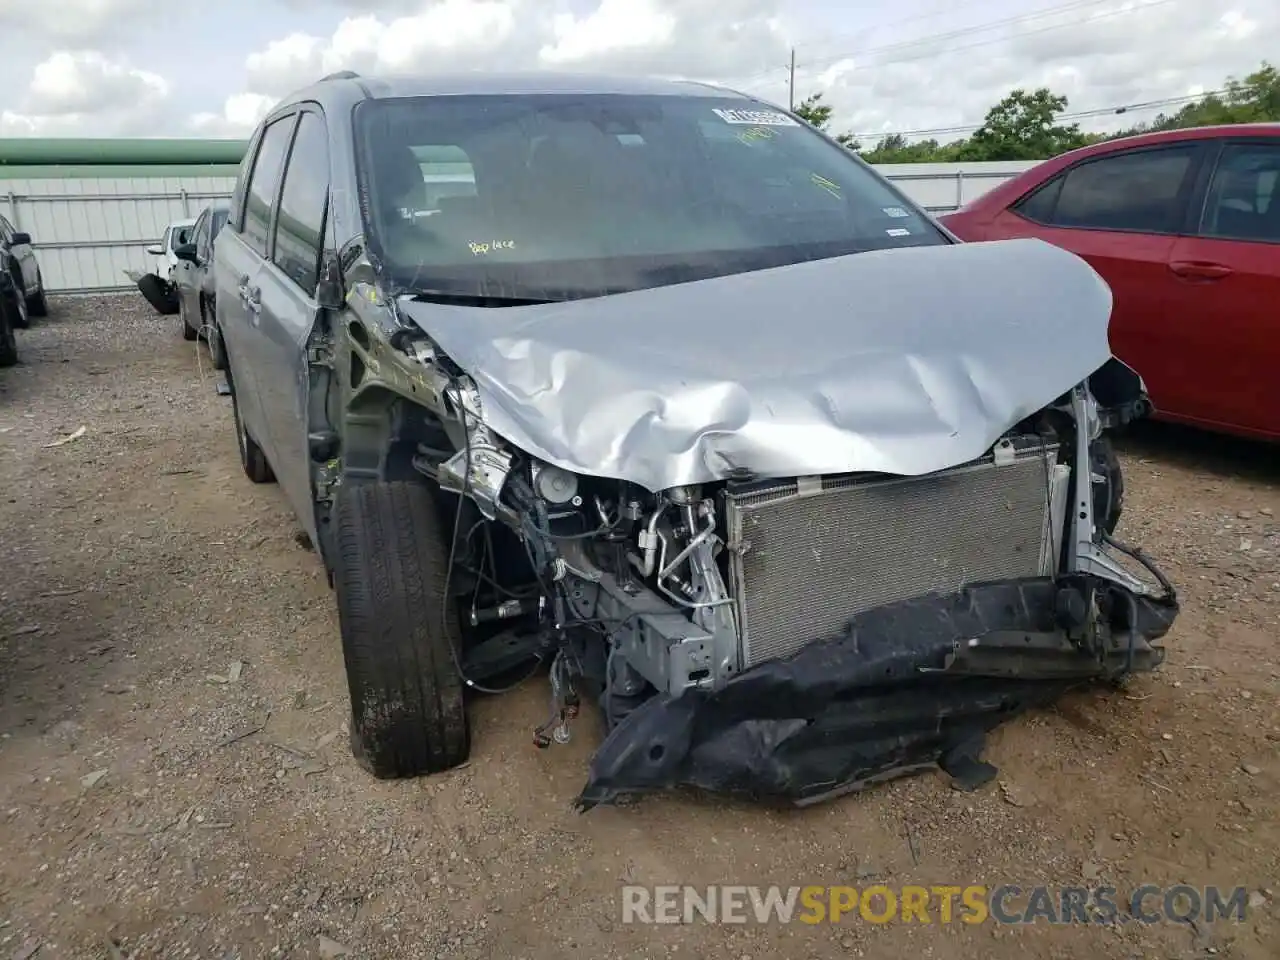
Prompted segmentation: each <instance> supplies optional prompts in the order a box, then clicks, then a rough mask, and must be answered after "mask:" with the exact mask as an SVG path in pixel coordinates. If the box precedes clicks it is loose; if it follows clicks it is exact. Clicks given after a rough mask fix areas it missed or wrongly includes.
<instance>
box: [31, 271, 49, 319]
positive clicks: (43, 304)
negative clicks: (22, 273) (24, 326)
mask: <svg viewBox="0 0 1280 960" xmlns="http://www.w3.org/2000/svg"><path fill="white" fill-rule="evenodd" d="M36 283H38V284H39V285H40V289H39V291H37V292H36V293H35V294H33V295H32V296H30V297H27V313H28V314H30V315H31V316H33V317H47V316H48V315H49V301H48V300H46V299H45V297H44V274H42V273H41V272H40V271H39V270H37V271H36Z"/></svg>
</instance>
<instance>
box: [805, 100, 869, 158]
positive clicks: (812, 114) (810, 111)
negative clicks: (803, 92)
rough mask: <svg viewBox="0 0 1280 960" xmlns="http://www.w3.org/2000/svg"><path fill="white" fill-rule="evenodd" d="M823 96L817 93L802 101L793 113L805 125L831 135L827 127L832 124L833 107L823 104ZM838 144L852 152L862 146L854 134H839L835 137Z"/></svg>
mask: <svg viewBox="0 0 1280 960" xmlns="http://www.w3.org/2000/svg"><path fill="white" fill-rule="evenodd" d="M821 101H822V94H821V93H815V94H812V95H811V96H808V97H806V98H805V99H803V100H801V101H800V103H799V104H797V105H796V107H795V108H794V109H793V110H792V111H791V112H792V113H794V114H795V115H796V116H797V117H799V118H800V119H801V120H803V121H804V122H805V123H807V124H809V125H810V126H813V127H817V128H818V129H819V130H821V131H822V132H823V133H829V132H830V131H828V130H827V127H828V126H829V125H830V123H831V109H832V108H831V105H830V104H827V103H822V102H821ZM834 139H835V141H836V143H839V144H841V145H842V146H845V147H848V148H849V149H850V150H855V151H856V150H859V149H861V147H862V144H860V143H858V142H857V141H856V140H854V139H853V134H850V133H837V134H836V135H835V137H834Z"/></svg>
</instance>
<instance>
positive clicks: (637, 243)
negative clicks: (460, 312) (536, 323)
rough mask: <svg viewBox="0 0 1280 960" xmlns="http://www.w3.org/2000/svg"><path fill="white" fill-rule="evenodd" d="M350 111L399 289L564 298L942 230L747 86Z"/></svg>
mask: <svg viewBox="0 0 1280 960" xmlns="http://www.w3.org/2000/svg"><path fill="white" fill-rule="evenodd" d="M355 124H356V131H355V132H356V139H357V144H358V148H359V170H360V180H361V197H362V202H363V206H364V209H365V216H366V220H367V223H366V228H367V230H368V232H369V234H370V240H371V247H372V249H373V252H374V254H375V255H376V256H377V257H378V258H379V260H380V262H381V266H382V268H383V269H384V270H386V271H389V272H390V273H391V275H392V277H393V278H394V279H395V280H396V281H397V282H398V284H399V285H400V286H402V287H406V288H415V289H423V290H425V289H430V290H439V291H443V292H448V293H457V294H463V295H466V294H478V293H486V292H492V291H495V290H500V291H501V295H502V296H506V297H532V298H547V299H562V298H572V297H582V296H595V295H600V294H605V293H612V292H617V291H621V290H634V289H641V288H645V287H652V286H658V285H661V284H664V283H676V282H682V281H688V280H695V279H699V278H702V277H710V276H718V275H723V274H729V273H738V272H743V271H747V270H756V269H762V268H765V267H772V266H780V265H783V264H788V263H795V262H799V261H803V260H814V259H820V258H825V257H833V256H842V255H845V254H851V253H859V252H863V251H868V250H878V249H885V248H890V247H904V246H921V245H933V244H945V243H947V242H948V241H947V239H946V237H945V236H944V235H943V234H942V233H941V232H940V231H938V229H937V228H936V227H935V226H934V225H933V223H932V222H931V221H930V220H929V219H928V217H927V216H926V215H924V214H922V213H921V212H920V211H919V210H918V209H917V208H916V207H915V206H914V205H912V204H911V203H910V201H908V200H906V199H905V198H904V197H903V196H902V195H901V194H900V193H898V192H897V191H896V190H895V189H894V188H893V187H891V186H889V185H887V184H886V183H884V182H883V181H882V180H880V179H879V178H878V177H877V176H876V175H875V174H874V173H872V172H871V171H870V170H868V169H867V168H866V167H865V166H864V165H862V164H861V163H860V162H859V161H857V160H856V159H855V158H854V157H853V156H852V155H851V154H850V153H849V152H848V151H847V150H845V149H843V148H841V147H838V146H836V145H833V144H831V143H830V142H828V141H826V140H824V139H823V138H822V137H820V136H819V135H817V134H816V133H814V132H813V131H812V130H811V129H809V128H808V127H806V126H804V125H802V124H799V123H797V122H796V121H794V120H792V119H791V118H790V117H788V116H786V115H785V114H780V113H777V112H774V111H772V110H767V109H763V108H760V109H757V108H756V107H755V105H754V104H751V103H749V102H746V101H742V100H734V99H726V98H722V97H714V96H713V97H671V96H667V97H664V96H626V95H603V94H602V95H578V96H570V95H545V96H543V95H527V96H454V97H436V98H426V97H423V98H404V99H391V100H372V101H367V102H365V103H362V104H361V105H360V106H359V108H358V109H357V112H356V117H355Z"/></svg>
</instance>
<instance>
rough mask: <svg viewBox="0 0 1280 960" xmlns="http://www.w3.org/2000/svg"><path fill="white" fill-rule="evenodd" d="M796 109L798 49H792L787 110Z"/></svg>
mask: <svg viewBox="0 0 1280 960" xmlns="http://www.w3.org/2000/svg"><path fill="white" fill-rule="evenodd" d="M795 108H796V48H795V47H792V48H791V81H790V83H788V84H787V109H788V110H794V109H795Z"/></svg>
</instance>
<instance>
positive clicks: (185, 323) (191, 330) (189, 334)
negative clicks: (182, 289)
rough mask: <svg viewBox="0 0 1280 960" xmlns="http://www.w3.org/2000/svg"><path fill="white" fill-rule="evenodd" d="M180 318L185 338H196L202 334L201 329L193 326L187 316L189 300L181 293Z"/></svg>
mask: <svg viewBox="0 0 1280 960" xmlns="http://www.w3.org/2000/svg"><path fill="white" fill-rule="evenodd" d="M178 319H179V320H181V321H182V339H183V340H195V339H196V338H197V337H199V336H200V331H199V330H197V329H196V328H195V327H193V326H192V325H191V321H190V320H189V319H188V318H187V301H186V299H185V298H183V297H182V296H181V295H179V297H178Z"/></svg>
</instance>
